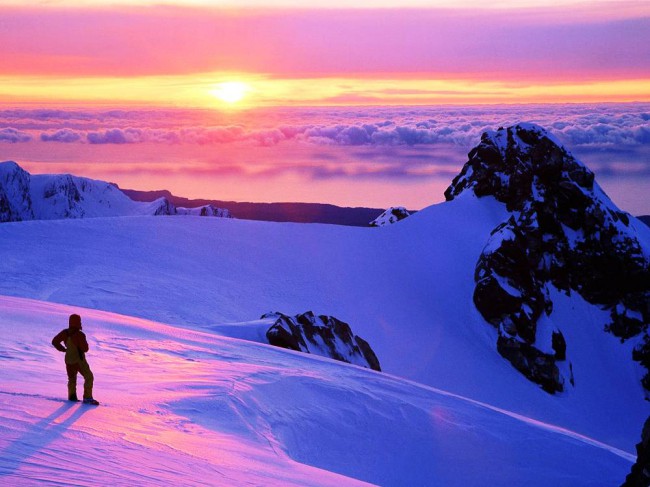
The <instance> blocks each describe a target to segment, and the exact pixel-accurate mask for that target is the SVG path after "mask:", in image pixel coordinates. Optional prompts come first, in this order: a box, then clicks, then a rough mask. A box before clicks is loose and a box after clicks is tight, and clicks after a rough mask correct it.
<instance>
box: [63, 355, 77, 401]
mask: <svg viewBox="0 0 650 487" xmlns="http://www.w3.org/2000/svg"><path fill="white" fill-rule="evenodd" d="M65 370H66V372H67V374H68V400H69V401H78V399H77V372H79V365H78V364H65Z"/></svg>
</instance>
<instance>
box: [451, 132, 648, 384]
mask: <svg viewBox="0 0 650 487" xmlns="http://www.w3.org/2000/svg"><path fill="white" fill-rule="evenodd" d="M467 190H470V191H472V192H474V194H475V195H476V196H479V197H481V196H493V197H494V198H496V199H497V200H498V201H500V202H502V203H504V204H505V205H506V208H507V209H508V210H509V212H510V217H509V218H508V219H507V220H506V221H504V222H503V223H501V224H500V225H499V226H497V227H496V228H495V229H494V230H493V231H492V233H491V235H490V237H489V239H488V241H487V243H486V246H485V248H484V249H483V252H482V253H481V255H480V256H479V259H478V263H477V266H476V273H475V282H476V287H475V290H474V303H475V305H476V307H477V309H478V310H479V311H480V312H481V314H482V315H483V317H484V318H485V319H486V321H488V322H489V323H491V324H492V325H494V326H495V327H497V329H498V333H499V338H498V344H497V349H498V351H499V353H501V355H503V356H504V357H505V358H507V359H508V360H509V361H510V362H511V363H512V364H513V365H514V366H515V367H516V368H517V369H518V370H520V371H521V372H522V373H524V375H526V376H527V377H528V378H529V379H531V380H533V381H534V382H537V383H538V384H540V385H542V387H543V388H544V389H545V390H547V391H549V392H554V391H561V390H563V388H564V379H563V378H562V376H561V374H560V373H559V370H558V368H557V365H556V363H555V362H556V361H558V360H565V359H566V357H567V356H570V346H571V344H568V347H569V353H568V354H567V343H566V342H565V340H564V337H563V336H562V339H561V340H560V338H559V337H560V336H561V334H560V331H559V330H555V332H554V333H553V335H552V336H553V338H552V341H553V343H550V344H547V343H540V342H539V340H540V339H539V337H538V334H537V323H538V320H540V318H541V317H542V316H544V315H550V314H551V312H552V309H553V303H552V301H551V300H550V298H549V286H554V287H556V288H557V289H560V290H563V291H564V292H566V293H570V292H572V291H576V292H578V293H579V294H580V295H581V296H582V297H583V298H584V299H585V300H587V301H589V302H590V303H593V304H598V305H600V306H602V307H605V308H607V309H609V310H610V315H611V322H610V323H609V324H608V325H607V326H606V330H608V331H610V332H611V333H613V334H614V335H616V336H618V337H620V338H621V339H622V340H625V339H628V338H631V337H634V336H639V335H644V337H645V338H644V340H642V341H641V344H640V345H638V346H637V348H636V349H635V351H634V359H635V360H637V361H639V362H640V363H641V364H642V365H644V366H645V367H646V368H648V367H649V366H650V344H648V343H649V341H648V338H647V332H648V324H649V323H650V259H649V257H648V256H649V255H650V249H644V248H642V244H641V242H640V241H639V240H638V239H637V237H636V234H635V231H634V229H633V226H631V225H630V217H629V215H627V214H626V213H624V212H622V211H620V210H619V209H618V208H617V207H616V206H615V205H614V204H613V203H612V202H611V201H610V200H609V198H608V197H607V196H606V195H605V193H604V192H603V191H602V190H601V189H600V188H599V187H598V185H597V184H596V183H595V182H594V175H593V173H592V172H591V171H590V170H589V169H588V168H587V167H585V166H584V165H583V164H582V163H581V162H580V161H578V160H577V159H575V158H574V157H573V156H572V155H571V154H570V153H569V152H568V151H567V150H566V149H565V148H564V147H562V146H561V144H560V143H559V142H557V140H556V139H555V138H554V137H553V136H552V135H550V134H549V133H548V132H546V131H545V130H544V129H542V128H541V127H538V126H536V125H533V124H519V125H515V126H513V127H509V128H507V129H503V128H500V129H499V130H498V131H496V132H486V133H484V134H483V136H482V137H481V143H480V144H479V145H478V146H477V147H475V148H474V149H472V151H470V153H469V161H468V162H467V163H466V164H465V166H464V167H463V169H462V171H461V173H460V174H459V175H458V176H457V177H456V178H455V179H454V180H453V182H452V184H451V186H449V188H448V189H447V190H446V191H445V197H446V199H447V200H452V199H454V198H455V197H456V196H458V195H459V194H461V193H462V192H464V191H467ZM594 332H595V333H598V331H597V330H595V331H594ZM547 339H548V338H547ZM644 344H645V345H644ZM551 348H552V349H553V350H554V351H555V353H554V354H552V353H549V350H550V349H551ZM643 382H644V385H645V387H646V389H648V390H650V373H649V375H646V377H645V378H644V381H643Z"/></svg>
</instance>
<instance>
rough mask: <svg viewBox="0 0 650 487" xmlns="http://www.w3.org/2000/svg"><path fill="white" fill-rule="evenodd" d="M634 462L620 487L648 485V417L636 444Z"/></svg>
mask: <svg viewBox="0 0 650 487" xmlns="http://www.w3.org/2000/svg"><path fill="white" fill-rule="evenodd" d="M636 455H637V457H636V463H635V464H634V465H632V471H631V472H630V473H629V474H628V476H627V477H626V478H625V482H624V483H623V485H622V486H621V487H648V486H650V417H648V419H646V422H645V424H644V425H643V431H642V432H641V442H640V443H637V445H636Z"/></svg>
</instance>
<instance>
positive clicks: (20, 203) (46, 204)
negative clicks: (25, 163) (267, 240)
mask: <svg viewBox="0 0 650 487" xmlns="http://www.w3.org/2000/svg"><path fill="white" fill-rule="evenodd" d="M177 214H178V215H196V216H218V217H225V218H232V215H231V214H230V212H229V211H228V210H224V209H221V208H216V207H214V206H212V205H206V206H203V207H199V208H176V207H175V206H174V205H173V204H172V203H171V202H170V201H169V200H167V199H166V198H159V199H157V200H155V201H153V202H148V203H143V202H136V201H133V200H131V199H130V198H129V197H128V196H126V195H125V194H124V193H122V191H120V190H119V189H118V188H117V187H116V186H115V185H113V184H110V183H107V182H104V181H97V180H93V179H88V178H82V177H77V176H72V175H70V174H61V175H51V174H29V173H28V172H27V171H25V170H24V169H22V168H21V167H20V166H19V165H18V164H16V163H15V162H13V161H6V162H0V222H10V221H23V220H58V219H65V218H92V217H109V216H134V215H177Z"/></svg>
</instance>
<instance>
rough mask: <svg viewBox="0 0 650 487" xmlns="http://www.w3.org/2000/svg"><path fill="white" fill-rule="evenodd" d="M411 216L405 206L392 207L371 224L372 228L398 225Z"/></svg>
mask: <svg viewBox="0 0 650 487" xmlns="http://www.w3.org/2000/svg"><path fill="white" fill-rule="evenodd" d="M409 216H411V212H410V211H408V210H407V209H406V208H404V207H403V206H391V207H390V208H388V209H387V210H386V211H384V212H383V213H382V214H381V215H379V216H378V217H377V218H375V219H374V220H373V221H371V222H370V226H371V227H383V226H384V225H390V224H391V223H397V222H398V221H400V220H403V219H404V218H406V217H409Z"/></svg>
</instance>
